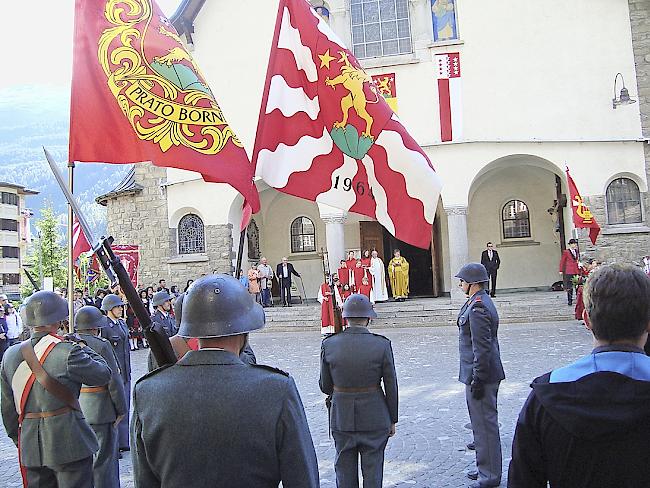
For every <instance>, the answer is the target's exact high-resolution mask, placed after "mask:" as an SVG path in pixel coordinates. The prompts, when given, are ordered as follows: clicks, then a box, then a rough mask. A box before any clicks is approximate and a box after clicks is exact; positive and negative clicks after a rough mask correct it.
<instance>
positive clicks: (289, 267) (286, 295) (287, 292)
mask: <svg viewBox="0 0 650 488" xmlns="http://www.w3.org/2000/svg"><path fill="white" fill-rule="evenodd" d="M291 275H295V276H297V277H298V278H300V274H299V273H298V272H297V271H296V270H295V269H294V267H293V264H291V263H290V262H289V258H287V257H284V258H282V262H281V263H280V264H278V267H277V270H276V276H277V277H278V280H280V298H281V300H282V306H283V307H290V306H291Z"/></svg>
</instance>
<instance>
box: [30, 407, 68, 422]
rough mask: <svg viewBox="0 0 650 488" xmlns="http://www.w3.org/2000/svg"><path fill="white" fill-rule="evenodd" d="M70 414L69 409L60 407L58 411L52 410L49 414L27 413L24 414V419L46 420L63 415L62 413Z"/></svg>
mask: <svg viewBox="0 0 650 488" xmlns="http://www.w3.org/2000/svg"><path fill="white" fill-rule="evenodd" d="M68 412H72V408H70V407H62V408H59V409H58V410H52V411H51V412H28V413H26V414H25V418H26V419H46V418H48V417H56V416H57V415H63V414H64V413H68Z"/></svg>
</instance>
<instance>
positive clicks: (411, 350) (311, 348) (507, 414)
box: [0, 321, 591, 488]
mask: <svg viewBox="0 0 650 488" xmlns="http://www.w3.org/2000/svg"><path fill="white" fill-rule="evenodd" d="M376 332H378V333H381V334H384V335H386V336H387V337H389V338H390V339H391V341H392V343H393V350H394V354H395V363H396V367H397V374H398V381H399V387H400V420H399V423H398V424H397V434H396V435H395V437H393V438H392V439H391V440H389V442H388V447H387V449H386V464H385V476H384V486H385V487H391V488H392V487H413V488H444V487H464V486H467V485H468V484H469V481H468V480H467V478H466V477H465V472H466V471H468V470H469V469H470V468H471V467H472V466H473V461H474V453H473V452H471V451H467V450H466V448H465V444H466V443H467V442H469V441H470V440H471V435H470V431H469V430H468V428H467V424H468V422H469V417H468V415H467V408H466V406H465V398H464V388H463V385H461V384H460V383H459V382H458V381H457V374H458V345H457V328H456V327H430V328H413V329H386V330H377V331H376ZM499 339H500V345H501V353H502V359H503V363H504V368H505V370H506V380H505V381H504V382H503V383H502V384H501V389H500V391H499V422H500V424H501V439H502V446H503V469H504V477H503V482H502V486H506V473H507V467H508V463H509V461H510V447H511V443H512V436H513V433H514V427H515V422H516V419H517V414H518V412H519V410H520V408H521V406H522V404H523V402H524V400H525V399H526V397H527V395H528V391H529V386H528V385H529V383H530V381H531V380H532V379H533V378H534V377H535V376H538V375H541V374H543V373H545V372H546V371H548V370H550V369H553V368H556V367H558V366H560V365H563V364H566V363H568V362H570V361H572V360H574V359H576V358H578V357H580V356H582V355H584V354H586V353H588V352H589V351H590V350H591V336H590V334H589V333H588V331H587V330H585V328H584V327H583V326H582V325H580V324H579V323H578V322H576V321H571V322H558V323H535V324H507V325H503V326H502V327H501V329H500V331H499ZM251 344H252V346H253V348H254V349H255V353H256V354H257V358H258V361H259V362H260V363H266V364H270V365H273V366H277V367H279V368H282V369H284V370H286V371H288V372H290V373H291V375H292V376H293V377H294V378H295V380H296V383H297V385H298V388H299V390H300V394H301V396H302V400H303V403H304V405H305V410H306V412H307V418H308V420H309V425H310V428H311V433H312V437H313V439H314V446H315V448H316V454H317V456H318V461H319V468H320V479H321V486H322V487H334V486H336V483H335V478H334V470H333V459H334V444H333V441H332V440H330V439H329V438H328V434H327V414H326V412H327V411H326V409H325V404H324V396H323V395H322V394H321V392H320V390H319V388H318V368H319V352H320V337H319V335H318V333H317V332H316V331H314V332H283V333H277V332H272V331H269V332H265V333H257V334H252V335H251ZM146 354H147V353H146V351H138V352H134V353H133V355H132V361H133V377H134V378H139V377H140V376H141V375H142V374H143V373H144V371H145V368H146ZM188 408H190V406H188ZM192 447H194V448H196V447H197V446H188V448H192ZM61 448H62V449H64V448H65V446H61ZM0 456H2V459H3V461H4V462H3V463H2V468H1V469H0V487H12V486H20V485H21V483H20V475H19V472H18V466H17V455H16V449H15V448H14V446H13V443H12V442H11V441H10V440H9V439H8V438H7V437H6V434H5V433H4V431H3V432H2V434H0ZM120 471H121V477H122V486H123V487H125V488H132V487H133V486H134V485H133V480H132V476H131V466H130V457H129V455H128V453H126V455H125V456H124V459H123V460H122V461H121V463H120ZM191 486H192V485H191V482H188V487H191Z"/></svg>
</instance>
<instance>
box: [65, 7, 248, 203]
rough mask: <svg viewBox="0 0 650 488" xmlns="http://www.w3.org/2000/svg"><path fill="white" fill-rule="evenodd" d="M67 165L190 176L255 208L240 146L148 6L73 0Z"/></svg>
mask: <svg viewBox="0 0 650 488" xmlns="http://www.w3.org/2000/svg"><path fill="white" fill-rule="evenodd" d="M69 158H70V161H79V162H101V163H137V162H142V161H151V162H153V164H155V165H157V166H164V167H171V168H180V169H185V170H190V171H195V172H197V173H201V174H202V175H203V179H204V180H205V181H209V182H217V183H228V184H230V185H231V186H233V187H234V188H235V189H236V190H237V191H239V192H240V193H241V194H242V195H243V196H244V199H245V200H246V201H247V202H248V203H249V204H250V205H251V207H252V209H253V211H254V212H257V211H258V210H259V196H258V194H257V189H256V187H255V185H254V184H253V168H252V165H251V163H250V161H249V159H248V156H247V154H246V151H245V150H244V148H243V146H242V143H241V142H240V141H239V139H238V138H237V136H236V135H235V133H234V132H233V130H232V129H231V128H230V126H229V125H228V123H227V122H226V119H225V117H224V115H223V113H222V111H221V109H220V108H219V105H218V104H217V101H216V99H215V97H214V94H213V93H212V91H211V90H210V87H209V86H208V85H207V83H206V80H205V78H204V76H203V74H202V73H201V70H200V69H199V67H198V66H197V64H196V63H195V62H194V60H193V59H192V57H191V56H190V54H189V53H188V52H187V50H186V49H185V47H184V46H183V44H182V42H181V39H180V38H179V37H178V33H177V32H176V30H175V29H174V27H173V26H172V25H171V23H170V22H169V20H168V19H167V18H166V17H165V16H164V15H163V14H162V11H161V10H160V9H159V8H158V6H157V5H156V3H155V2H154V1H153V0H140V1H138V2H124V1H118V0H76V8H75V31H74V62H73V73H72V95H71V102H70V153H69Z"/></svg>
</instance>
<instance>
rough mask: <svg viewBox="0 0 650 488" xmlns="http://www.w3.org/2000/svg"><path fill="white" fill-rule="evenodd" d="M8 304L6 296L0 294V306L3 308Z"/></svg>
mask: <svg viewBox="0 0 650 488" xmlns="http://www.w3.org/2000/svg"><path fill="white" fill-rule="evenodd" d="M8 302H9V299H8V298H7V295H5V294H4V293H0V306H1V307H4V306H5V305H6V304H7V303H8Z"/></svg>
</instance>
